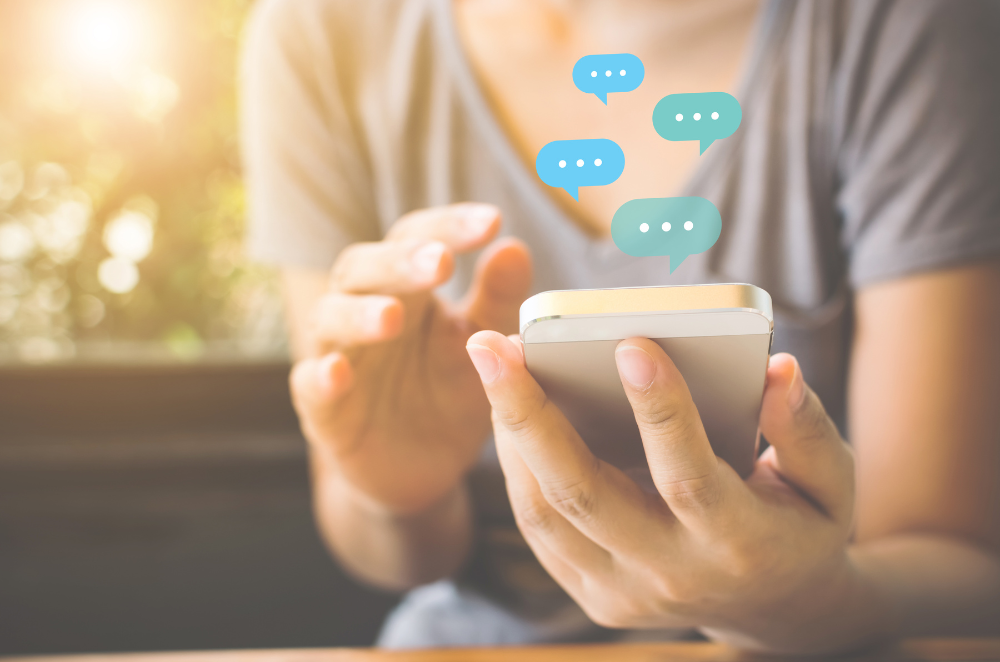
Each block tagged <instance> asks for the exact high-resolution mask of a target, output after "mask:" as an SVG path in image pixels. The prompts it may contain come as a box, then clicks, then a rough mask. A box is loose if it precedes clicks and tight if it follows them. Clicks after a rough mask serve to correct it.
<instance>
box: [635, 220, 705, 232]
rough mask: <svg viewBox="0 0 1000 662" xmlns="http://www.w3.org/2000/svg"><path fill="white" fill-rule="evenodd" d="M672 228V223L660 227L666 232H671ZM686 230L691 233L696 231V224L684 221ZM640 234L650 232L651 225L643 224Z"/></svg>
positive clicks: (640, 227)
mask: <svg viewBox="0 0 1000 662" xmlns="http://www.w3.org/2000/svg"><path fill="white" fill-rule="evenodd" d="M670 227H671V226H670V223H669V222H666V223H664V224H663V225H661V226H660V229H661V230H663V231H664V232H670ZM684 229H685V230H689V231H690V230H692V229H694V223H692V222H691V221H684ZM639 232H649V223H643V224H642V225H640V226H639Z"/></svg>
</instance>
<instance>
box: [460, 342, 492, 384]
mask: <svg viewBox="0 0 1000 662" xmlns="http://www.w3.org/2000/svg"><path fill="white" fill-rule="evenodd" d="M465 349H466V350H467V351H468V352H469V358H470V359H472V365H474V366H476V371H477V372H478V373H479V378H480V379H482V380H483V383H484V384H489V383H491V382H493V381H494V380H495V379H496V378H497V377H498V376H499V375H500V357H499V356H497V354H496V352H494V351H493V350H492V349H490V348H489V347H483V346H482V345H466V347H465Z"/></svg>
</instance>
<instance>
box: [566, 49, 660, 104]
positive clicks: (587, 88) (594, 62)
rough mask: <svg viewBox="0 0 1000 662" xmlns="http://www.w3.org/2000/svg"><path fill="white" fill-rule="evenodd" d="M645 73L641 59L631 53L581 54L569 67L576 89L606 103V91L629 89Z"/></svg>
mask: <svg viewBox="0 0 1000 662" xmlns="http://www.w3.org/2000/svg"><path fill="white" fill-rule="evenodd" d="M645 76H646V68H645V67H644V66H642V60H640V59H639V58H637V57H636V56H634V55H632V54H631V53H615V54H611V55H584V56H583V57H581V58H580V59H579V60H577V61H576V64H575V65H574V66H573V82H574V83H576V87H577V89H579V90H580V91H581V92H586V93H587V94H593V95H596V96H597V98H598V99H600V100H601V101H603V102H604V105H605V106H606V105H608V93H609V92H631V91H632V90H634V89H635V88H637V87H639V85H640V84H641V83H642V79H643V78H645Z"/></svg>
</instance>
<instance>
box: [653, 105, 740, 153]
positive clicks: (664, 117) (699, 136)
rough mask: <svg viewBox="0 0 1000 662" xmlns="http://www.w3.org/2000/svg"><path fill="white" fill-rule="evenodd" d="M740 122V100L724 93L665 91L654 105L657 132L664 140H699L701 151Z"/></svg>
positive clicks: (729, 134)
mask: <svg viewBox="0 0 1000 662" xmlns="http://www.w3.org/2000/svg"><path fill="white" fill-rule="evenodd" d="M741 121H743V109H742V108H740V102H739V101H737V100H736V97H734V96H733V95H732V94H726V93H725V92H697V93H691V94H668V95H667V96H665V97H663V98H662V99H660V101H659V102H658V103H657V104H656V107H655V108H653V128H655V129H656V132H657V133H658V134H660V135H661V136H663V137H664V138H666V139H667V140H698V141H701V154H704V153H705V150H706V149H708V146H709V145H711V144H712V143H713V142H715V141H716V140H720V139H722V138H728V137H729V136H731V135H733V132H734V131H736V129H738V128H740V122H741Z"/></svg>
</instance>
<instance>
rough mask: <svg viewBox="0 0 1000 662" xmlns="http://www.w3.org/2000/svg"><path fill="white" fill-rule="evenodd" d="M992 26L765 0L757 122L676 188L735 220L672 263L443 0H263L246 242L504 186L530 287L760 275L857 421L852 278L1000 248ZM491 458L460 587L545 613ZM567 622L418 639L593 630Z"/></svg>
mask: <svg viewBox="0 0 1000 662" xmlns="http://www.w3.org/2000/svg"><path fill="white" fill-rule="evenodd" d="M998 18H1000V11H998V9H997V4H996V3H995V2H987V1H980V2H975V1H971V0H970V1H967V2H962V3H949V2H943V1H941V2H931V1H918V0H909V1H906V2H891V1H888V0H886V1H868V2H862V1H860V0H859V1H854V2H851V1H844V2H832V1H826V2H819V1H818V2H807V1H801V2H790V1H779V0H772V1H771V2H767V3H765V5H764V7H763V8H762V10H761V14H760V16H759V18H758V23H757V26H756V28H755V36H754V44H755V46H754V48H753V49H752V52H751V56H750V58H749V60H748V62H747V63H746V66H745V71H744V74H743V78H742V82H741V84H740V87H739V91H738V94H737V97H738V98H739V100H740V103H741V105H742V107H743V121H742V125H741V127H740V128H739V129H738V130H737V131H736V133H735V134H733V136H731V137H730V138H727V139H725V140H721V141H718V142H716V143H715V144H714V145H713V146H712V148H711V149H709V150H708V151H707V152H706V153H705V154H704V155H703V156H702V157H700V160H699V164H698V168H697V170H696V171H695V173H694V175H693V176H692V178H691V179H690V181H689V182H688V184H687V186H686V187H685V190H684V194H685V195H700V196H702V197H705V198H708V199H709V200H711V201H712V202H714V203H715V205H716V206H717V207H718V208H719V211H720V212H721V214H722V219H723V231H722V236H721V237H720V239H719V241H718V243H716V245H715V246H714V247H713V248H712V249H710V250H709V251H707V252H706V253H703V254H700V255H693V256H691V257H689V258H688V259H687V260H686V261H685V262H684V263H683V264H682V265H681V266H680V267H679V268H678V269H677V270H676V271H675V272H674V273H673V274H670V273H669V270H668V263H667V258H656V257H648V258H633V257H629V256H627V255H625V254H623V253H621V252H620V251H619V250H618V249H617V248H616V247H615V245H614V244H613V243H612V241H611V240H610V239H604V240H601V239H593V238H591V237H589V236H588V235H587V234H586V232H584V231H583V230H581V229H580V228H579V227H578V226H577V225H576V224H575V223H574V222H573V221H572V219H570V218H568V217H567V215H566V214H565V213H564V212H563V210H562V209H561V208H560V207H559V206H558V205H557V204H555V203H554V202H553V200H552V199H551V198H550V197H549V193H548V191H547V187H546V186H545V185H544V184H542V183H541V182H540V181H539V180H538V178H537V176H536V175H535V173H534V172H533V171H532V170H531V169H530V168H529V167H527V166H526V165H525V164H524V163H523V162H522V160H521V159H520V157H519V156H518V154H517V153H516V152H515V150H514V148H513V147H512V145H511V143H510V142H509V140H508V138H507V137H506V136H505V134H504V132H503V131H502V129H501V128H500V125H499V123H498V121H497V119H496V118H495V116H494V115H493V114H492V112H491V109H490V107H489V106H488V104H487V103H486V101H485V97H484V96H483V94H482V92H481V91H480V89H479V88H478V87H477V83H476V80H475V76H474V74H473V72H472V71H471V70H470V67H469V64H468V62H467V60H466V59H465V56H464V54H463V52H462V49H461V44H460V40H459V38H458V35H457V33H456V29H455V26H454V24H453V19H452V14H451V2H450V0H365V1H363V2H362V1H358V0H263V2H262V3H261V4H260V5H259V6H258V8H257V11H256V15H255V18H254V20H253V22H252V23H251V27H250V29H249V32H248V39H247V45H246V50H245V57H244V61H243V69H242V76H243V88H242V89H243V106H242V109H243V145H244V151H245V163H246V176H247V181H248V183H249V193H250V211H251V216H250V227H249V246H250V251H251V254H252V255H253V256H254V257H255V258H257V259H260V260H263V261H266V262H271V263H276V264H280V265H289V266H298V267H316V268H320V269H326V268H328V267H330V266H331V265H332V264H333V261H334V259H335V258H336V256H337V253H338V252H339V251H340V250H341V249H342V248H343V247H344V246H346V245H347V244H349V243H352V242H355V241H371V240H377V239H379V238H380V237H382V236H383V235H384V234H385V232H386V230H387V229H388V228H389V227H390V226H391V225H392V224H393V222H395V220H396V219H397V218H398V217H399V216H401V215H402V214H403V213H405V212H407V211H410V210H413V209H419V208H423V207H431V206H435V205H442V204H447V203H451V202H456V201H465V200H475V201H482V202H490V203H493V204H496V205H497V206H499V207H500V209H501V210H502V211H503V215H504V230H503V231H504V233H505V234H510V235H516V236H518V237H520V238H522V239H523V240H525V241H526V242H527V244H528V245H529V246H530V248H531V250H532V253H533V255H534V262H535V265H536V276H535V281H534V287H533V289H534V291H536V292H537V291H543V290H551V289H574V288H600V287H622V286H638V285H660V284H688V283H710V282H748V283H753V284H755V285H758V286H760V287H763V288H764V289H765V290H767V291H768V292H769V293H770V294H771V297H772V299H773V301H774V307H775V336H774V350H775V351H789V352H792V353H793V354H795V355H796V356H797V357H798V358H799V361H800V362H801V364H802V368H803V373H804V374H805V377H806V379H807V380H808V381H809V383H810V385H811V386H812V387H813V388H814V389H815V390H816V391H817V393H818V394H819V395H820V396H821V397H822V399H823V402H824V403H825V405H826V407H827V409H828V411H829V412H830V413H831V415H832V416H833V417H834V419H835V420H837V421H838V423H839V424H840V425H841V427H842V429H843V427H844V420H845V412H844V402H845V375H846V366H847V362H848V356H849V354H850V349H851V327H852V320H851V309H852V293H853V292H854V291H856V290H857V289H859V288H862V287H865V286H867V285H869V284H872V283H875V282H878V281H882V280H887V279H893V278H899V277H902V276H906V275H908V274H912V273H915V272H919V271H925V270H932V269H939V268H944V267H947V266H950V265H957V264H961V263H966V262H970V261H974V260H977V259H982V258H986V257H991V256H995V255H997V254H1000V78H998V73H997V72H998V71H1000V29H998V28H1000V20H998ZM646 65H647V67H649V66H655V65H653V64H652V63H646ZM567 81H568V82H567V84H572V81H571V79H570V78H569V72H567ZM667 92H669V91H665V92H664V93H665V94H666V93H667ZM651 110H652V109H651ZM622 202H624V200H623V201H622ZM474 259H475V256H466V257H462V258H461V259H459V261H458V268H457V270H456V274H455V277H454V279H453V280H452V282H451V283H449V285H448V286H447V287H446V288H445V290H446V292H447V293H449V294H450V295H453V296H458V295H459V294H460V293H462V292H464V290H465V288H466V287H467V285H468V283H469V280H470V276H471V272H472V265H473V263H474ZM489 450H490V449H489V448H487V452H486V453H485V454H484V459H483V462H482V464H481V467H480V468H479V469H478V470H477V471H476V472H475V473H474V474H473V476H472V477H470V483H471V485H472V488H473V491H474V494H475V495H476V503H477V509H478V510H477V512H478V513H479V516H480V520H481V527H480V531H481V532H482V533H481V545H480V547H479V552H478V553H477V555H476V560H475V562H474V563H473V564H472V570H470V572H469V573H468V574H469V576H470V577H471V579H470V580H469V581H470V582H471V583H472V584H473V585H474V586H475V587H476V591H478V592H479V593H484V594H487V595H488V596H490V599H491V600H492V601H493V602H500V603H502V604H504V605H505V608H507V610H508V611H512V612H513V613H516V614H521V615H526V616H524V618H526V619H527V621H529V622H544V621H545V619H546V618H549V617H550V616H551V614H553V613H555V612H556V611H558V610H557V609H556V608H555V607H552V606H551V605H552V604H556V603H560V604H562V603H565V599H561V602H560V600H559V599H555V598H552V596H553V595H558V596H560V597H561V593H558V591H554V589H553V587H552V586H551V582H548V581H547V580H546V578H545V575H544V573H541V572H539V571H538V569H537V568H536V569H535V570H532V569H530V568H528V566H527V565H526V562H530V560H531V559H530V554H528V553H526V552H525V550H524V547H523V544H522V543H521V541H520V538H519V536H517V535H516V531H515V530H514V529H513V526H512V520H511V519H510V513H509V507H508V506H507V504H506V496H505V494H504V492H503V488H502V485H503V482H502V476H501V475H500V473H499V468H498V466H497V465H496V461H495V456H492V457H491V455H490V452H489ZM463 590H464V589H463ZM463 596H464V597H463ZM538 596H543V597H541V598H539V597H538ZM536 598H537V599H536ZM436 599H438V600H439V602H440V601H443V603H448V600H451V601H452V602H453V603H454V604H451V603H448V604H451V606H450V607H447V608H445V609H443V610H441V609H439V610H438V612H435V613H438V614H439V615H440V614H453V615H454V614H457V613H460V612H461V608H457V607H455V605H465V606H466V607H468V609H467V612H468V613H473V612H475V608H474V607H472V606H469V605H472V604H473V603H474V602H475V600H477V599H478V597H476V596H473V597H469V595H467V594H465V593H462V592H461V591H460V592H458V593H454V594H452V595H451V597H448V598H442V597H441V592H440V591H439V592H438V594H437V598H436ZM443 603H442V604H443ZM405 604H406V603H404V605H405ZM475 613H478V612H475ZM505 613H507V612H505ZM559 613H560V614H563V613H564V612H559ZM497 618H500V617H499V616H498V617H497ZM560 618H561V616H560ZM425 620H426V619H425ZM473 621H475V619H473ZM560 622H562V621H560ZM423 627H424V629H425V630H426V629H427V628H428V627H429V626H427V624H426V622H424V623H423ZM463 627H471V626H469V625H468V624H467V623H466V625H464V626H463ZM559 627H563V626H559ZM559 627H556V628H555V629H551V628H550V629H549V630H545V631H544V632H542V633H541V634H538V633H534V632H533V631H532V632H528V633H527V634H509V633H508V634H497V633H495V632H492V631H491V632H490V633H488V634H481V635H477V636H474V637H471V638H470V637H465V638H463V636H459V635H456V634H455V633H454V632H451V633H441V632H436V633H435V634H432V635H425V638H427V641H423V640H422V641H421V642H417V643H455V642H464V643H477V642H483V643H488V642H491V641H496V640H515V639H520V640H532V639H535V640H538V639H546V638H548V639H552V638H559V637H566V636H577V634H578V632H579V631H578V630H574V629H573V628H571V627H568V626H566V627H565V628H564V629H562V630H560V629H559ZM567 628H568V629H567ZM431 629H433V628H431ZM553 633H555V634H553ZM400 636H401V637H402V638H403V639H405V636H403V635H400ZM390 639H392V637H390ZM397 639H399V637H397ZM404 643H413V641H404Z"/></svg>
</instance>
